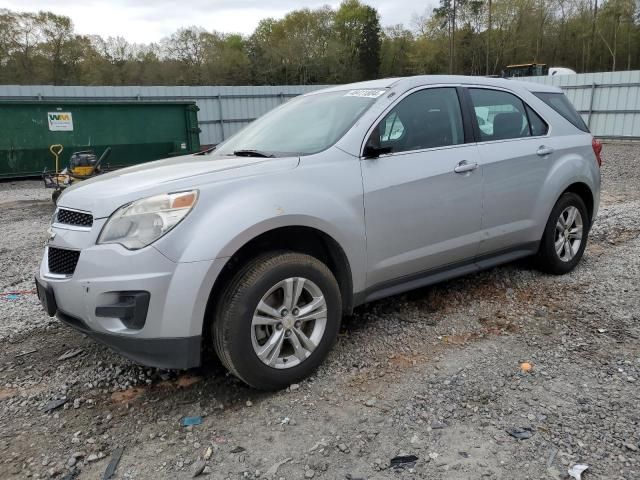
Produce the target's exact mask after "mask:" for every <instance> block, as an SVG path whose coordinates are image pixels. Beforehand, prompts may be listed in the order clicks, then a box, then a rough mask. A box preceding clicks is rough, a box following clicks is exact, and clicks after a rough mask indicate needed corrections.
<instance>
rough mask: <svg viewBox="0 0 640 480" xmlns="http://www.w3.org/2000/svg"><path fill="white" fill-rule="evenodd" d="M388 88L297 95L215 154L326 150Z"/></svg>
mask: <svg viewBox="0 0 640 480" xmlns="http://www.w3.org/2000/svg"><path fill="white" fill-rule="evenodd" d="M384 93H385V90H382V89H380V90H352V91H338V92H328V93H318V94H315V95H308V96H301V97H297V98H294V99H293V100H291V101H289V102H287V103H286V104H284V105H282V106H281V107H279V108H276V109H275V110H272V111H271V112H269V113H267V114H266V115H264V116H263V117H260V118H259V119H258V120H255V121H254V122H252V123H250V124H249V125H248V126H247V127H245V128H244V129H243V130H241V131H240V132H238V133H237V134H235V135H234V136H233V137H231V138H230V139H229V140H227V141H226V142H224V143H223V144H222V145H220V146H219V147H218V148H217V149H216V150H215V151H214V152H213V155H214V156H220V155H234V152H236V154H238V155H243V156H252V155H253V154H252V152H254V153H255V152H259V154H257V155H258V156H276V157H277V156H285V155H296V156H297V155H309V154H312V153H317V152H321V151H323V150H326V149H327V148H329V147H330V146H332V145H333V144H334V143H336V142H337V141H338V140H339V139H340V138H341V137H342V136H343V135H344V134H345V133H346V132H347V130H349V128H351V126H353V124H354V123H355V122H356V120H357V119H358V118H360V116H361V115H362V114H363V113H364V112H365V111H366V110H367V109H368V108H369V107H370V106H371V105H372V104H373V103H374V102H375V101H376V100H377V98H379V97H380V96H382V95H383V94H384Z"/></svg>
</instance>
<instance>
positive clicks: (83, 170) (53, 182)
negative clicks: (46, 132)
mask: <svg viewBox="0 0 640 480" xmlns="http://www.w3.org/2000/svg"><path fill="white" fill-rule="evenodd" d="M63 150H64V147H63V146H62V145H51V146H50V147H49V151H50V152H51V155H53V157H54V158H55V161H56V167H55V168H56V169H55V172H50V171H49V170H47V169H46V168H45V169H44V172H42V180H43V181H44V186H45V188H52V189H53V193H52V194H51V200H53V203H54V204H55V203H57V202H58V197H59V196H60V194H61V193H62V191H63V190H64V189H65V188H67V187H68V186H70V185H73V184H74V183H76V182H79V181H82V180H86V179H88V178H92V177H95V176H96V175H99V174H101V173H103V169H102V168H101V165H102V162H104V161H105V160H106V159H107V158H108V157H109V155H110V154H111V147H107V148H105V149H104V151H103V152H102V155H100V158H98V156H97V155H96V153H95V152H94V151H93V150H83V151H81V152H74V153H72V154H71V158H70V159H69V166H68V167H66V168H64V169H63V170H62V171H60V155H61V154H62V151H63Z"/></svg>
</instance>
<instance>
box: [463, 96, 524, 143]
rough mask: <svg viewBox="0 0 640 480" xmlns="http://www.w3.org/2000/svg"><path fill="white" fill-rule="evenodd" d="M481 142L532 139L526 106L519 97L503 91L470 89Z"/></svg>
mask: <svg viewBox="0 0 640 480" xmlns="http://www.w3.org/2000/svg"><path fill="white" fill-rule="evenodd" d="M469 94H470V96H471V103H472V104H473V109H474V111H475V114H476V121H477V123H478V129H479V131H480V140H481V141H483V142H486V141H490V140H505V139H509V138H521V137H530V136H531V129H530V127H529V119H528V117H527V113H526V111H525V105H524V103H523V102H522V100H520V99H519V98H518V97H516V96H515V95H512V94H511V93H508V92H503V91H502V90H489V89H483V88H470V89H469Z"/></svg>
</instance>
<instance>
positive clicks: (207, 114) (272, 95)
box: [0, 85, 322, 145]
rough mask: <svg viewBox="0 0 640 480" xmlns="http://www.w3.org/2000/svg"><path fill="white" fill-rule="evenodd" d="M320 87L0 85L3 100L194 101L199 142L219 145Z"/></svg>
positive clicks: (0, 94)
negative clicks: (260, 117)
mask: <svg viewBox="0 0 640 480" xmlns="http://www.w3.org/2000/svg"><path fill="white" fill-rule="evenodd" d="M319 88H322V86H319V85H313V86H310V85H299V86H298V85H285V86H266V87H135V86H132V87H54V86H48V85H27V86H22V85H20V86H18V85H0V102H1V101H2V100H28V99H33V100H39V99H42V100H47V101H51V100H61V101H62V100H68V99H78V98H82V99H88V100H96V101H98V100H99V101H109V100H146V101H149V100H194V101H195V102H196V104H197V105H198V107H200V111H199V112H198V123H199V125H200V128H201V129H202V133H200V143H201V144H203V145H207V144H214V143H220V142H221V141H222V140H224V139H225V138H228V137H229V136H230V135H232V134H234V133H235V132H237V131H238V130H239V129H241V128H242V127H243V126H245V125H246V124H247V123H249V122H250V121H252V120H254V119H256V118H257V117H259V116H260V115H263V114H264V113H266V112H268V111H269V110H271V109H272V108H274V107H277V106H278V105H280V104H281V103H283V102H285V101H287V100H288V99H290V98H292V97H295V96H297V95H300V94H303V93H306V92H310V91H312V90H317V89H319Z"/></svg>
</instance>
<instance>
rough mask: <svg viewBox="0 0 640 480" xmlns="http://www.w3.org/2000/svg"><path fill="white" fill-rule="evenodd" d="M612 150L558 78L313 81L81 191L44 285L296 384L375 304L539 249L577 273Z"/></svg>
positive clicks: (64, 210)
mask: <svg viewBox="0 0 640 480" xmlns="http://www.w3.org/2000/svg"><path fill="white" fill-rule="evenodd" d="M600 148H601V145H600V144H599V143H598V142H597V141H595V140H594V139H593V138H592V136H591V135H590V133H589V131H588V129H587V128H586V126H585V124H584V123H583V121H582V119H581V118H580V116H579V115H578V114H577V113H576V111H575V110H574V109H573V107H572V106H571V104H570V103H569V102H568V101H567V99H566V98H565V96H564V95H563V94H562V92H561V91H560V90H559V89H557V88H554V87H549V86H545V85H538V84H527V83H523V82H517V81H510V80H503V79H488V78H479V77H456V76H418V77H411V78H394V79H384V80H375V81H371V82H364V83H359V84H354V85H345V86H337V87H333V88H329V89H326V90H322V91H317V92H313V93H310V94H307V95H304V96H301V97H298V98H296V99H294V100H291V101H290V102H288V103H286V104H284V105H282V106H280V107H279V108H277V109H275V110H273V111H271V112H270V113H268V114H267V115H265V116H263V117H262V118H260V119H258V120H256V121H255V122H253V123H252V124H250V125H249V126H248V127H246V128H245V129H244V130H242V131H241V132H240V133H238V134H237V135H235V136H234V137H232V138H231V139H229V140H228V141H226V142H225V143H223V144H221V145H219V146H218V148H216V149H215V150H214V151H211V152H207V153H204V154H196V155H191V156H185V157H180V158H172V159H167V160H161V161H157V162H153V163H148V164H145V165H139V166H135V167H131V168H126V169H123V170H119V171H116V172H113V173H109V174H106V175H102V176H100V177H98V178H95V179H92V180H88V181H84V182H82V183H80V184H78V185H77V186H74V187H72V188H69V189H68V190H66V191H65V193H64V194H63V195H62V197H61V198H60V200H59V202H58V209H57V210H56V213H55V215H54V218H53V221H52V225H51V228H50V235H49V240H48V243H47V245H46V248H45V252H44V258H43V260H42V265H41V267H40V271H39V273H38V275H37V278H36V283H37V287H38V293H39V296H40V298H41V301H42V303H43V305H44V308H45V309H46V311H47V312H48V314H49V315H51V316H53V315H57V317H58V318H59V319H60V320H62V321H63V322H66V323H68V324H69V325H71V326H73V327H75V328H77V329H79V330H81V331H83V332H85V333H87V334H89V335H90V336H92V337H94V338H95V339H97V340H99V341H101V342H103V343H105V344H107V345H108V346H110V347H111V348H113V349H114V350H116V351H118V352H120V353H121V354H123V355H125V356H126V357H128V358H130V359H133V360H134V361H136V362H139V363H142V364H145V365H151V366H157V367H162V368H189V367H195V366H197V365H199V364H200V362H201V357H202V352H203V351H206V350H207V348H208V347H210V346H213V349H214V350H215V352H216V353H217V356H218V357H219V359H220V360H221V361H222V363H223V364H224V365H225V366H226V367H227V368H228V369H229V370H230V371H231V372H232V373H233V374H235V375H236V376H238V377H239V378H240V379H242V380H243V381H245V382H246V383H248V384H249V385H252V386H254V387H257V388H261V389H277V388H281V387H284V386H286V385H289V384H290V383H292V382H296V381H298V380H300V379H302V378H304V377H306V376H307V375H309V374H310V373H311V372H312V371H313V369H314V368H315V367H317V366H318V364H319V363H320V362H321V361H322V360H323V359H324V358H325V357H326V356H327V354H328V352H329V350H330V349H331V347H332V345H333V343H334V342H335V340H336V336H337V333H338V330H339V327H340V320H341V317H342V316H343V315H348V314H350V313H351V312H352V310H353V308H354V307H356V306H357V305H360V304H362V303H365V302H369V301H371V300H376V299H379V298H382V297H386V296H389V295H395V294H397V293H400V292H403V291H406V290H410V289H414V288H418V287H423V286H425V285H429V284H432V283H434V282H439V281H442V280H445V279H450V278H453V277H457V276H459V275H464V274H467V273H470V272H476V271H478V270H481V269H485V268H490V267H493V266H495V265H498V264H501V263H504V262H508V261H511V260H514V259H516V258H521V257H526V256H535V258H536V261H537V263H538V264H539V266H540V268H541V269H543V270H545V271H547V272H550V273H553V274H563V273H566V272H569V271H571V270H572V269H573V268H574V267H575V266H576V264H577V263H578V262H579V261H580V258H581V257H582V254H583V252H584V248H585V245H586V241H587V235H588V233H589V229H590V226H591V224H592V222H593V220H594V218H595V215H596V211H597V209H598V203H599V190H600V170H599V165H600Z"/></svg>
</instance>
